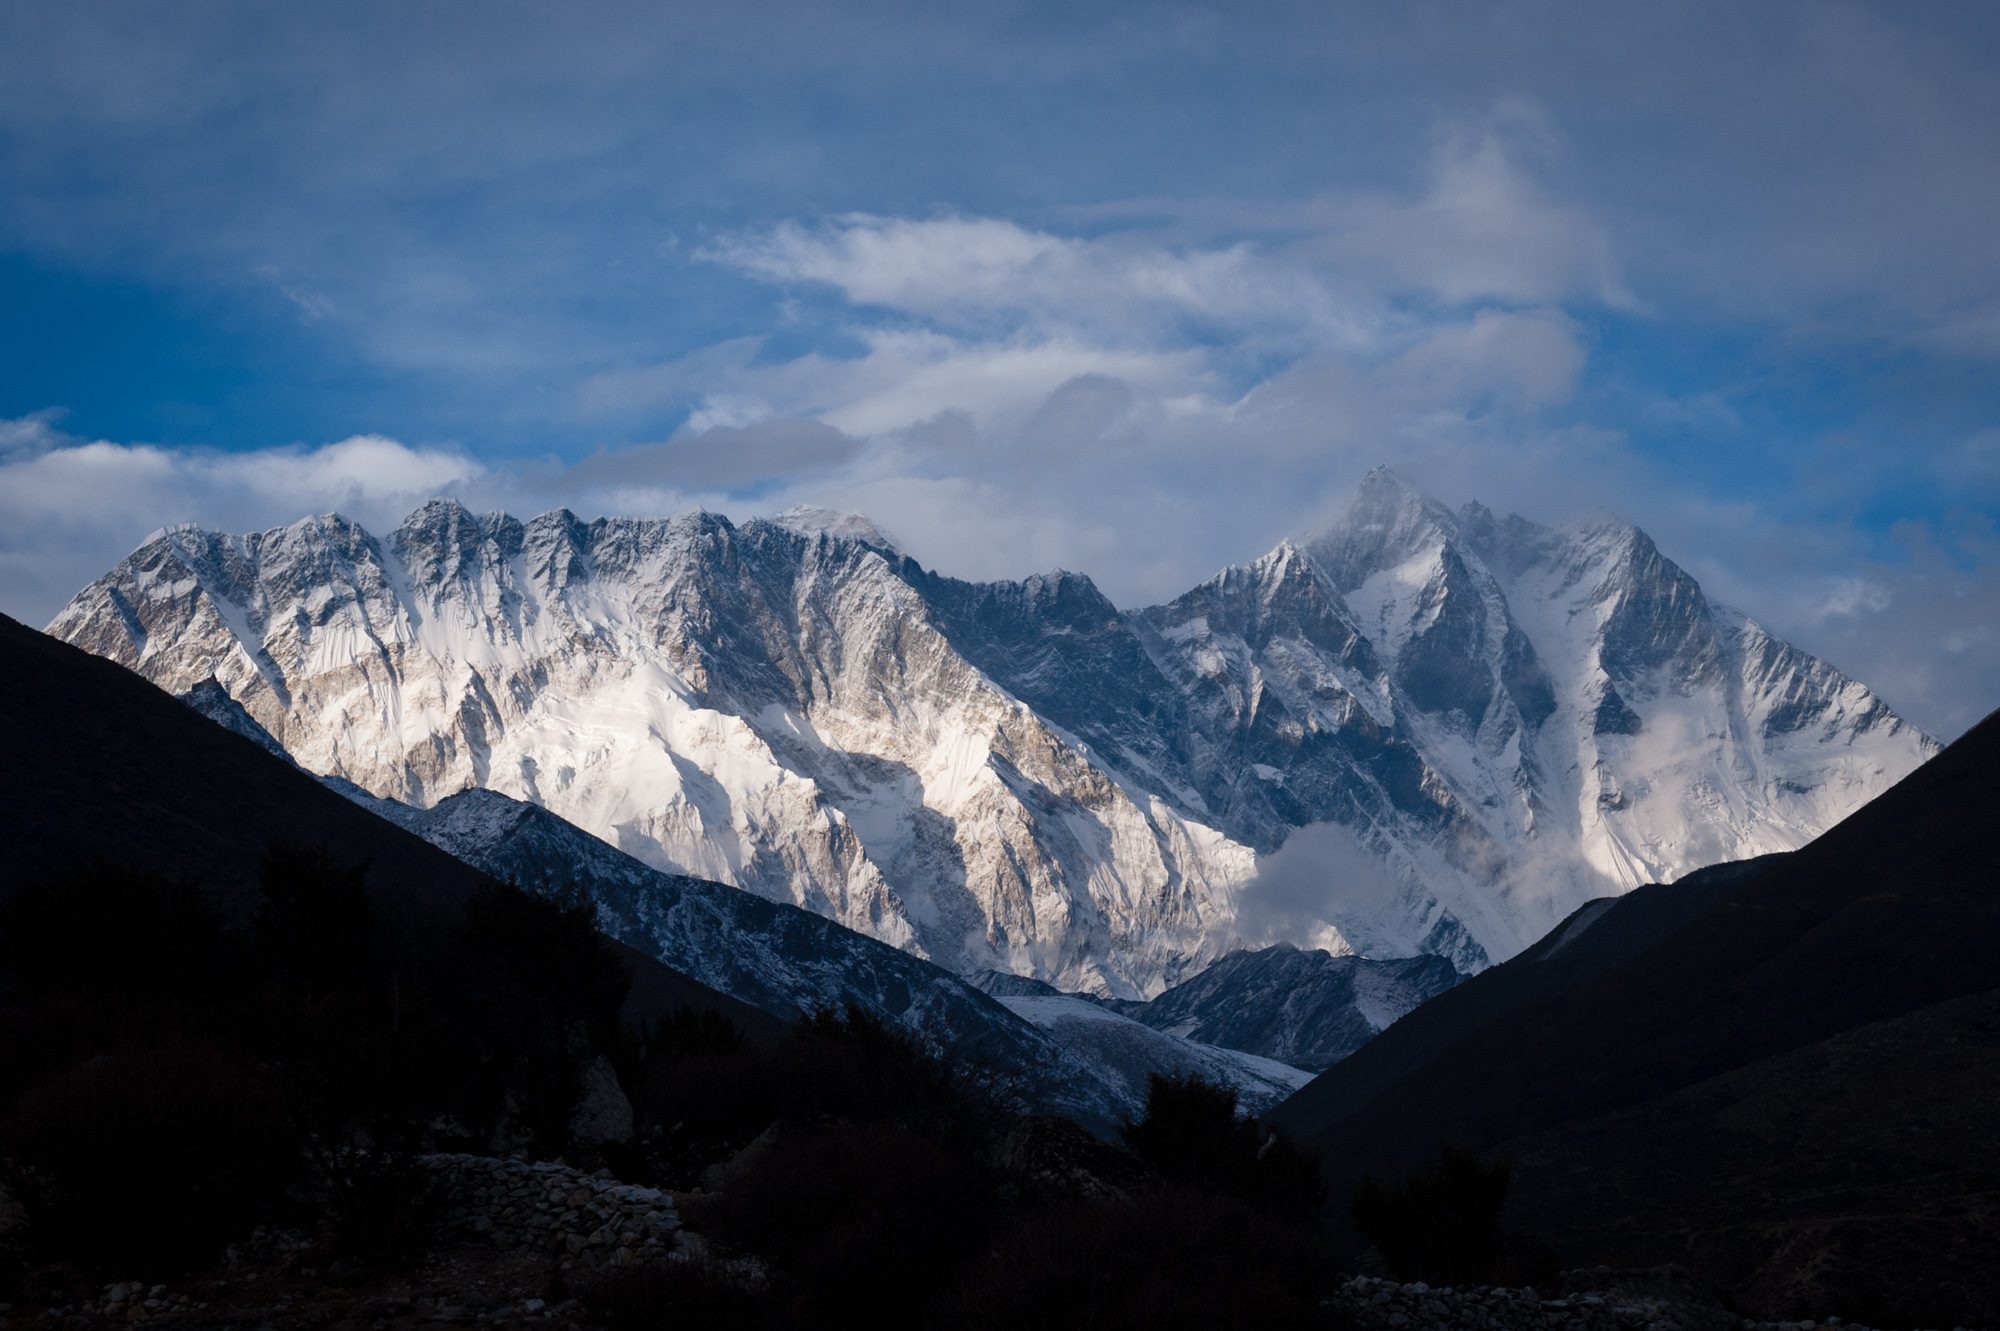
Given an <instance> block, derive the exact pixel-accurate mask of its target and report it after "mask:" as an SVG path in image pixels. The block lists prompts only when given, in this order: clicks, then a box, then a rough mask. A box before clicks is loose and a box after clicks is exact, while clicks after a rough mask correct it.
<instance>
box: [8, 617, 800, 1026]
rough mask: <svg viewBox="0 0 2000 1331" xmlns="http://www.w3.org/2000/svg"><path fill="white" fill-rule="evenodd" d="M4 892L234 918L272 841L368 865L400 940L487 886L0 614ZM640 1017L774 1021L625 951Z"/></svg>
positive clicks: (177, 707) (449, 915) (239, 739)
mask: <svg viewBox="0 0 2000 1331" xmlns="http://www.w3.org/2000/svg"><path fill="white" fill-rule="evenodd" d="M0 697H5V698H6V700H7V705H6V707H5V708H4V709H0V758H4V761H5V764H6V768H7V770H8V771H9V772H10V773H12V774H13V777H14V780H13V782H12V783H11V787H10V790H9V793H8V798H7V799H6V800H5V801H0V840H4V844H5V845H6V847H7V851H6V855H5V858H4V862H0V892H5V891H11V890H12V889H13V888H14V887H16V886H18V885H20V884H22V883H26V882H29V881H32V880H35V879H38V878H44V877H56V876H60V875H62V874H64V873H67V872H70V871H72V870H74V869H76V868H77V867H79V866H80V865H82V864H85V863H87V862H89V861H92V860H105V861H110V862H113V863H117V864H121V865H126V866H129V867H132V868H135V869H142V870H153V871H157V872H159V873H163V874H166V875H168V876H170V877H190V878H193V879H196V880H197V881H199V882H200V883H201V884H202V885H203V886H204V888H206V889H207V890H208V891H209V892H210V893H211V894H212V895H213V896H214V898H215V899H216V900H217V901H218V902H219V903H220V904H221V905H222V907H223V908H224V909H225V910H226V911H228V912H230V913H232V914H237V915H240V914H242V913H244V912H246V911H248V910H249V909H250V908H251V906H252V903H253V902H254V901H255V900H256V895H257V884H258V875H259V866H260V865H261V863H262V861H263V857H264V855H265V853H266V851H267V850H269V848H270V847H271V846H272V845H274V844H278V843H298V844H305V845H314V846H317V845H324V846H326V847H327V848H328V849H329V850H330V851H331V852H332V853H333V854H334V855H335V856H336V857H338V858H340V859H342V860H346V861H352V862H365V863H366V864H367V866H368V883H369V888H370V892H371V894H372V895H373V897H374V898H375V905H376V908H377V910H378V911H380V912H382V913H383V915H384V917H385V918H389V919H392V920H394V921H396V922H397V926H398V927H399V928H410V929H422V928H428V927H433V926H436V925H439V924H442V923H446V922H451V921H456V920H457V919H458V917H459V916H460V914H461V912H462V911H463V908H464V904H465V902H466V901H467V899H469V898H470V897H471V895H472V894H473V893H474V892H475V891H477V890H478V889H479V888H480V887H481V886H484V885H486V884H489V883H491V882H492V881H493V880H492V879H490V878H488V877H487V876H486V875H484V874H482V873H480V872H478V871H477V870H475V869H472V868H469V867H468V866H466V865H464V864H462V863H460V862H459V861H457V860H455V859H453V858H452V857H451V856H449V855H447V854H445V853H444V852H443V851H440V850H438V849H437V848H435V847H433V846H431V845H429V844H427V843H426V842H424V841H423V840H422V839H421V838H419V837H416V836H414V835H412V834H410V833H408V832H406V831H404V830H403V829H401V828H399V827H396V826H394V825H393V824H391V823H388V822H386V821H384V820H383V819H381V818H378V817H376V816H375V815H374V814H372V813H369V812H367V811H366V810H364V809H362V808H360V807H358V806H357V805H355V804H352V803H350V802H349V801H347V800H345V799H342V798H341V797H340V796H338V795H336V794H334V793H333V792H332V791H330V790H327V789H325V788H324V787H322V786H321V785H320V784H319V783H318V782H317V781H315V780H313V779H312V778H311V777H310V776H308V775H306V774H305V773H303V772H301V771H299V770H298V769H296V768H295V767H293V766H292V765H291V764H290V763H288V762H286V761H285V760H283V759H281V758H278V757H276V756H274V755H273V754H271V753H268V752H266V751H265V750H264V749H263V748H262V747H261V746H259V745H258V744H257V743H256V742H255V741H253V740H251V739H247V738H244V737H243V736H241V735H237V734H232V733H230V732H229V731H227V730H225V729H223V728H222V727H220V726H218V725H216V724H215V723H213V722H212V721H210V720H209V719H207V718H206V717H205V716H203V715H201V714H198V713H197V712H195V711H193V710H190V709H189V708H187V707H185V706H183V705H181V704H180V703H179V702H177V701H176V700H175V699H173V698H172V697H170V696H168V695H167V694H165V693H162V692H161V691H160V690H159V689H157V688H155V687H153V685H151V684H149V683H147V682H146V681H145V680H144V679H141V678H140V677H139V676H137V675H135V674H133V673H132V672H131V671H129V670H126V669H125V668H124V667H123V666H120V665H116V664H114V663H112V662H110V661H107V660H104V659H102V658H100V657H96V656H92V655H90V654H89V653H87V652H83V651H80V650H79V649H77V648H74V647H70V646H68V645H66V644H64V643H61V642H58V641H56V640H55V639H54V638H50V637H47V636H45V635H43V634H40V633H37V632H35V631H34V630H32V629H29V628H27V627H25V626H23V625H21V624H19V623H16V622H15V621H13V620H11V619H7V618H6V617H4V616H0ZM623 955H624V957H625V960H626V962H627V963H628V964H629V965H630V967H631V970H632V990H631V998H630V1000H629V1002H628V1010H629V1011H630V1013H631V1014H632V1015H634V1016H637V1017H641V1018H643V1017H649V1016H655V1015H660V1014H663V1013H666V1012H670V1011H672V1010H673V1009H675V1008H677V1007H681V1006H693V1007H697V1008H702V1009H708V1010H714V1011H719V1012H722V1013H725V1014H726V1015H728V1016H729V1017H730V1019H731V1020H733V1021H735V1022H736V1023H737V1024H738V1025H740V1026H742V1027H744V1028H745V1030H747V1031H752V1032H759V1033H761V1032H775V1031H776V1030H777V1029H778V1028H779V1025H780V1023H778V1022H777V1021H776V1020H775V1019H773V1018H771V1017H769V1016H767V1015H766V1014H764V1013H762V1012H759V1011H758V1010H757V1009H755V1008H753V1007H750V1006H749V1005H747V1004H744V1003H739V1002H737V1001H735V1000H734V999H731V998H727V997H725V996H723V995H722V994H719V993H716V992H715V991H714V990H712V989H710V988H708V987H707V986H705V985H702V984H699V983H697V982H696V981H694V980H691V979H689V978H688V977H686V976H684V975H681V974H679V973H678V972H675V971H673V970H671V969H669V968H667V967H665V966H662V965H660V964H659V963H657V962H655V961H653V960H652V959H650V958H647V957H643V956H641V955H640V954H638V953H636V952H633V951H631V950H630V949H624V950H623Z"/></svg>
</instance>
